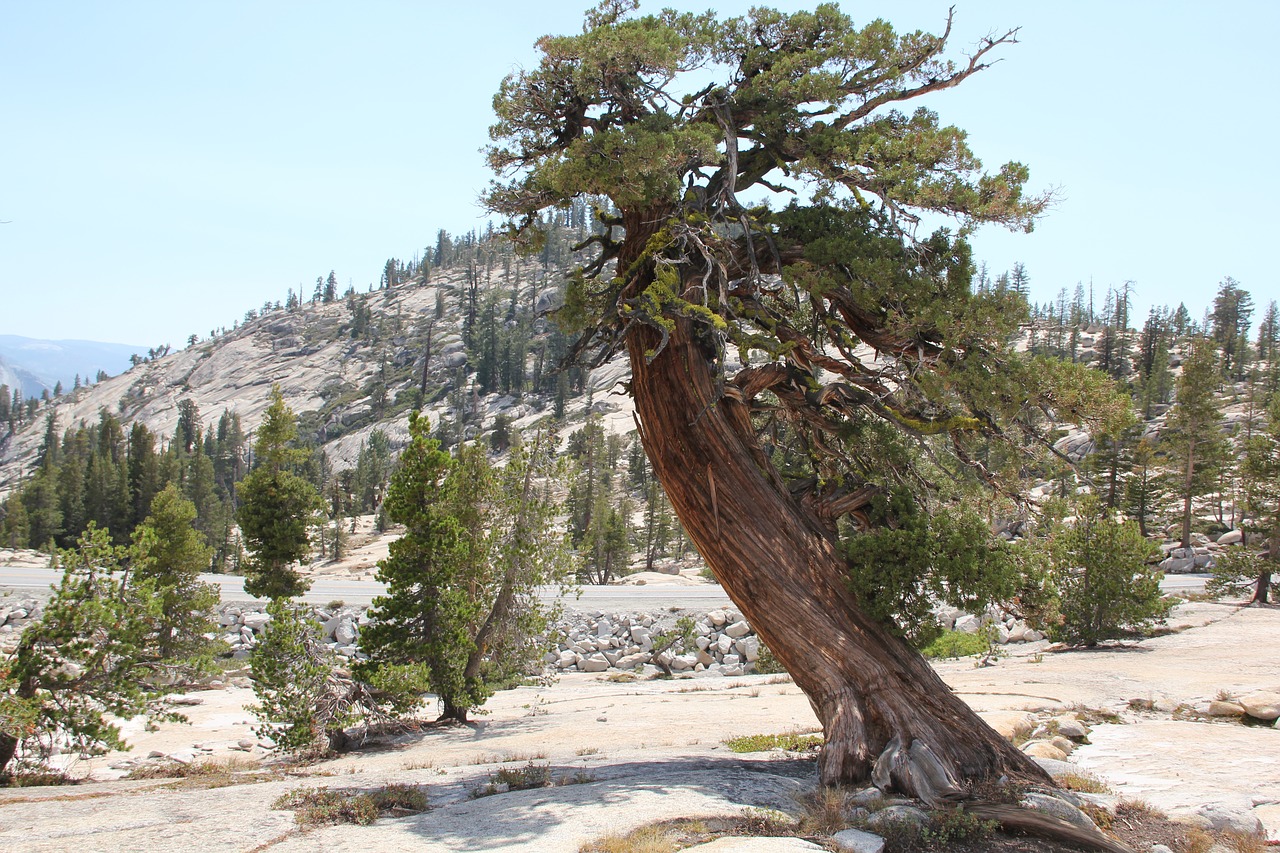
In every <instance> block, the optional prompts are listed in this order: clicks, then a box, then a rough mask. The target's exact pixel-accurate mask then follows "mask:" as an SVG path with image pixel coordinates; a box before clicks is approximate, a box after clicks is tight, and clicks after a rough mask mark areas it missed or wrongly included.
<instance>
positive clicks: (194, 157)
mask: <svg viewBox="0 0 1280 853" xmlns="http://www.w3.org/2000/svg"><path fill="white" fill-rule="evenodd" d="M953 2H954V5H955V6H956V23H955V28H954V32H953V45H954V48H955V49H956V50H957V51H963V50H964V49H966V48H968V47H969V46H971V45H972V44H973V43H974V42H976V41H977V39H979V38H980V37H981V36H983V35H985V34H986V33H988V32H990V31H993V30H1004V29H1006V28H1009V27H1014V26H1021V27H1022V32H1021V42H1022V43H1021V44H1019V45H1015V46H1013V47H1011V48H1008V49H1006V50H1004V51H1002V54H1001V55H1002V56H1003V57H1004V61H1002V62H1001V63H999V64H998V65H996V66H995V67H994V68H992V69H991V70H989V71H987V72H986V73H985V74H983V75H980V76H979V77H978V78H975V79H973V80H971V81H969V82H968V83H966V84H965V85H964V86H962V87H960V88H959V89H957V90H954V91H952V92H947V93H943V94H942V95H941V96H939V97H935V98H934V99H932V100H931V101H930V102H929V104H928V105H929V106H931V107H933V108H934V109H936V110H937V111H938V112H940V113H941V114H942V116H943V118H944V119H946V120H948V121H951V122H954V123H955V124H958V125H960V126H961V127H964V128H966V129H968V130H969V131H970V141H971V143H972V145H973V147H974V148H975V150H976V151H977V153H978V154H979V156H981V157H982V158H983V160H984V161H985V163H986V164H987V166H988V167H991V168H998V166H999V165H1000V164H1001V163H1003V162H1005V161H1006V160H1009V159H1018V160H1022V161H1023V162H1025V163H1027V164H1029V165H1030V167H1031V174H1032V183H1033V185H1034V186H1035V187H1037V188H1042V189H1043V188H1049V187H1057V188H1059V191H1060V193H1061V202H1060V204H1059V205H1058V207H1057V209H1056V210H1055V211H1054V212H1053V213H1052V214H1051V215H1050V216H1049V217H1048V218H1047V219H1046V220H1045V221H1044V222H1043V223H1042V224H1041V225H1040V226H1039V227H1038V228H1037V230H1036V232H1035V233H1034V234H1032V235H1030V236H1023V235H1011V234H1008V233H1006V232H1001V231H997V230H985V231H983V232H981V233H980V234H979V235H978V236H977V238H976V239H975V245H976V249H977V256H978V257H979V258H980V259H985V260H986V261H987V262H988V263H989V265H990V266H991V268H992V269H994V270H997V271H998V270H1002V269H1006V268H1008V267H1009V266H1011V265H1012V264H1013V263H1014V262H1015V261H1019V260H1021V261H1022V262H1024V263H1025V264H1026V266H1027V269H1028V270H1029V272H1030V274H1031V281H1032V295H1033V298H1035V299H1038V300H1045V299H1049V298H1052V297H1053V296H1054V295H1055V294H1056V293H1057V291H1058V290H1059V288H1061V287H1064V286H1065V287H1068V288H1071V289H1074V287H1075V284H1076V283H1077V282H1079V281H1083V282H1084V283H1085V284H1086V286H1087V285H1088V283H1089V282H1090V281H1092V282H1093V283H1094V287H1095V290H1096V291H1097V292H1098V293H1099V295H1101V294H1102V293H1104V292H1105V290H1106V288H1107V286H1108V285H1109V284H1110V285H1118V284H1120V283H1121V282H1123V281H1125V280H1132V281H1134V282H1136V291H1137V300H1138V302H1139V305H1140V306H1141V309H1140V310H1142V311H1143V312H1145V306H1146V305H1148V304H1150V303H1152V302H1155V303H1160V304H1163V303H1170V304H1176V303H1177V302H1178V301H1185V302H1186V303H1187V305H1188V307H1189V308H1190V309H1191V310H1192V312H1193V313H1194V314H1196V315H1199V313H1200V312H1201V311H1203V309H1204V307H1205V306H1206V305H1207V304H1208V301H1209V300H1210V299H1211V297H1212V295H1213V293H1214V292H1215V291H1216V288H1217V283H1218V282H1219V281H1220V280H1221V279H1222V278H1223V277H1224V276H1227V275H1230V276H1233V277H1235V278H1236V279H1237V280H1239V281H1240V282H1241V284H1242V285H1243V286H1244V287H1245V288H1246V289H1248V290H1249V291H1251V292H1252V293H1253V295H1254V299H1255V301H1256V302H1258V303H1259V304H1265V302H1266V301H1267V300H1268V299H1274V298H1277V297H1280V284H1278V282H1277V277H1276V273H1275V267H1273V266H1272V265H1271V263H1270V262H1268V261H1266V257H1268V256H1270V255H1271V254H1272V251H1271V250H1268V249H1267V248H1266V247H1267V246H1273V247H1274V246H1275V245H1276V244H1277V239H1278V238H1277V236H1276V235H1277V234H1278V233H1280V222H1278V221H1277V220H1278V216H1277V208H1276V205H1277V201H1278V200H1280V178H1278V177H1277V169H1276V167H1275V164H1274V163H1272V162H1271V161H1272V160H1273V159H1274V158H1275V154H1276V142H1277V136H1278V134H1277V130H1278V128H1277V105H1278V104H1280V96H1277V92H1278V91H1280V73H1278V72H1277V65H1276V63H1275V59H1274V46H1273V39H1274V37H1275V33H1276V32H1277V31H1280V3H1276V2H1274V0H1268V2H1229V0H1228V2H1221V3H1217V4H1213V6H1212V8H1211V6H1210V4H1208V3H1202V2H1178V0H1164V2H1125V0H1111V2H1105V3H1104V2H1077V0H1073V2H1056V3H1049V2H1026V0H1023V2H1011V0H897V2H888V0H885V2H881V3H870V2H868V3H845V4H844V8H845V10H846V11H849V12H850V13H851V14H853V15H854V16H855V18H856V19H858V20H865V19H867V18H869V17H873V16H875V15H877V14H878V15H881V16H884V17H887V18H888V19H889V20H891V21H892V22H893V23H894V24H895V25H896V26H898V27H899V29H914V28H925V29H930V30H935V31H936V30H938V29H940V28H941V27H942V25H943V22H944V21H945V17H946V9H947V7H948V6H949V5H951V4H952V3H953ZM586 5H587V4H586V3H585V2H584V3H581V4H579V3H564V2H559V0H557V2H541V3H533V2H529V3H516V2H506V0H496V1H495V0H491V2H484V3H448V4H445V3H425V2H403V3H393V2H376V0H373V2H364V3H359V4H355V3H321V2H306V3H302V2H295V3H284V2H253V3H249V2H219V3H213V2H173V0H164V2H146V3H144V2H111V3H94V2H59V0H47V2H46V0H41V2H6V3H3V4H2V5H0V220H7V221H8V224H5V225H0V333H12V334H22V335H28V336H31V337H44V338H86V339H92V340H103V341H116V342H125V343H130V344H139V345H145V346H150V345H157V344H161V343H172V344H174V345H181V344H183V343H185V341H186V338H187V336H188V335H189V334H191V333H196V334H199V335H200V336H201V337H204V336H205V335H207V334H208V333H209V331H210V329H211V328H214V327H217V326H222V325H226V326H230V325H231V324H232V322H233V321H234V320H236V319H238V318H240V317H242V316H243V314H244V312H245V310H246V309H248V308H255V307H258V306H260V305H261V304H262V302H263V301H264V300H266V299H270V300H273V301H274V300H276V299H280V300H283V299H284V298H285V295H286V293H287V291H288V289H289V288H291V287H292V288H297V287H298V286H299V285H300V284H301V285H302V286H303V288H304V289H305V290H306V291H308V292H309V291H310V289H311V287H312V286H313V284H314V281H315V278H316V276H317V275H327V274H328V272H329V270H331V269H332V270H334V271H336V273H337V276H338V280H339V281H340V282H341V284H342V287H343V288H345V287H346V285H347V283H348V282H351V283H353V284H354V285H355V286H356V287H357V288H358V289H360V290H364V289H366V288H367V286H368V285H369V284H370V283H371V282H376V281H377V280H378V276H379V274H380V272H381V268H382V264H383V262H384V261H385V259H386V258H388V257H393V256H394V257H399V258H410V257H412V256H413V255H414V254H415V252H418V253H420V252H421V250H422V248H423V247H424V246H426V245H428V244H431V243H433V242H434V239H435V234H436V231H437V230H438V229H440V228H445V229H447V230H448V231H450V232H451V233H459V232H465V231H467V230H470V229H472V228H481V227H483V224H484V214H483V212H482V211H481V210H480V209H479V207H478V206H477V205H476V203H475V199H476V197H477V195H478V194H479V192H480V191H481V190H482V189H483V188H484V186H485V185H486V183H487V181H488V174H487V172H486V170H485V167H484V164H483V159H482V156H481V154H480V153H479V149H480V148H481V147H482V146H483V145H484V144H485V142H486V141H487V129H488V126H489V123H490V120H491V113H490V102H491V97H492V93H493V92H494V90H495V89H496V87H497V85H498V82H499V81H500V80H501V78H502V77H503V76H504V75H505V74H507V73H508V72H510V71H511V70H513V69H515V68H517V67H519V66H521V65H522V64H524V65H528V64H532V63H533V61H534V58H535V52H534V50H533V47H532V45H533V42H534V41H535V39H536V38H537V37H538V36H539V35H541V34H543V33H546V32H572V31H576V30H577V29H579V27H580V23H581V12H582V9H583V8H585V7H586ZM666 5H672V6H675V7H677V8H681V9H693V10H701V9H704V8H706V7H707V6H708V5H709V4H707V3H705V2H684V0H680V2H672V3H668V4H666ZM748 5H750V4H748V3H741V2H721V3H719V4H716V8H718V9H720V10H721V11H722V12H725V13H737V12H741V11H743V10H744V9H745V8H746V7H747V6H748ZM775 5H778V6H779V7H781V8H785V9H796V8H804V7H806V6H809V5H811V4H808V3H792V2H783V3H778V4H775ZM658 7H659V4H656V3H654V4H646V6H645V7H644V8H645V9H656V8H658Z"/></svg>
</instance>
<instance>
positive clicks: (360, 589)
mask: <svg viewBox="0 0 1280 853" xmlns="http://www.w3.org/2000/svg"><path fill="white" fill-rule="evenodd" d="M61 577H62V573H61V572H59V571H57V570H55V569H37V568H20V567H13V566H0V589H6V590H13V591H15V592H17V591H37V590H38V591H41V592H44V591H47V590H48V589H49V587H50V586H53V585H54V584H56V583H57V582H58V580H59V579H60V578H61ZM1209 577H1210V576H1209V575H1207V574H1191V575H1165V577H1164V579H1163V580H1162V581H1161V582H1160V588H1161V589H1163V590H1164V591H1165V592H1172V593H1187V592H1199V591H1202V590H1203V589H1204V585H1205V581H1206V580H1207V579H1208V578H1209ZM200 580H202V581H205V582H206V583H212V584H217V586H218V589H219V590H220V591H221V593H222V600H223V601H261V600H262V599H256V598H254V597H253V596H251V595H249V594H248V593H246V592H245V591H244V578H243V577H240V576H238V575H213V574H204V575H201V576H200ZM386 589H387V588H386V586H385V585H383V584H381V583H378V582H377V581H365V580H350V579H343V578H330V577H321V578H317V579H316V580H315V581H314V583H313V584H312V586H311V589H310V590H309V591H308V592H307V593H306V594H305V595H304V596H303V599H304V600H305V601H308V602H311V603H313V604H327V603H329V602H331V601H342V602H343V603H345V604H369V603H370V602H372V601H373V599H374V598H375V597H377V596H379V595H382V594H384V593H385V592H386ZM581 590H582V594H581V596H579V597H577V598H574V596H572V595H568V596H564V597H563V599H562V601H563V603H564V605H565V606H566V607H572V608H575V609H578V610H602V611H609V612H618V611H626V610H654V609H659V608H665V607H676V608H680V609H701V610H711V609H714V608H716V607H723V606H728V605H729V604H730V602H729V597H728V596H727V595H725V592H724V590H723V589H721V588H720V587H719V586H716V585H714V584H707V585H705V586H686V585H683V584H646V585H644V586H631V585H626V586H583V587H582V588H581ZM541 595H542V598H543V599H546V600H554V599H556V598H560V596H559V595H558V594H557V592H556V590H554V589H551V588H546V589H544V590H543V591H542V593H541Z"/></svg>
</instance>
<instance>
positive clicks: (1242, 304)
mask: <svg viewBox="0 0 1280 853" xmlns="http://www.w3.org/2000/svg"><path fill="white" fill-rule="evenodd" d="M1209 316H1210V320H1211V324H1210V325H1211V329H1212V337H1213V340H1214V341H1215V342H1216V343H1217V344H1218V346H1219V347H1220V348H1221V350H1222V360H1221V362H1220V364H1219V366H1220V368H1221V370H1222V375H1223V377H1225V378H1227V379H1231V380H1239V379H1243V378H1244V376H1245V367H1246V366H1247V364H1248V360H1249V320H1250V318H1251V317H1252V316H1253V297H1251V296H1250V295H1249V293H1248V291H1246V290H1245V289H1244V288H1242V287H1240V283H1239V282H1238V281H1236V280H1235V279H1234V278H1231V277H1230V276H1227V277H1226V278H1224V279H1223V280H1222V282H1221V283H1220V284H1219V285H1218V294H1217V295H1216V296H1215V297H1214V298H1213V308H1212V309H1211V311H1210V314H1209Z"/></svg>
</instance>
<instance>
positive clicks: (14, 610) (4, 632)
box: [0, 598, 43, 651]
mask: <svg viewBox="0 0 1280 853" xmlns="http://www.w3.org/2000/svg"><path fill="white" fill-rule="evenodd" d="M42 609H43V608H42V605H41V603H40V600H39V599H36V598H19V599H15V600H13V601H5V602H4V603H3V604H0V649H2V650H4V651H9V650H10V649H11V648H13V647H16V646H17V643H18V637H19V635H21V634H22V629H23V628H25V627H27V624H28V623H29V622H31V621H32V620H35V619H39V618H40V612H41V610H42Z"/></svg>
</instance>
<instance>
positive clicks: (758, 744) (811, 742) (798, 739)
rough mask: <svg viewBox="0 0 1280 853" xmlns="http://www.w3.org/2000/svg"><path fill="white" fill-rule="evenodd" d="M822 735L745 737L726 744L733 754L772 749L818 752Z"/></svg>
mask: <svg viewBox="0 0 1280 853" xmlns="http://www.w3.org/2000/svg"><path fill="white" fill-rule="evenodd" d="M822 743H823V738H822V735H821V734H803V733H801V732H789V733H786V734H779V735H763V734H762V735H743V736H742V737H735V738H729V739H728V740H726V741H725V742H724V744H725V746H727V747H729V749H730V750H731V751H732V752H768V751H769V750H771V749H785V750H787V751H788V752H808V751H811V750H813V751H816V750H817V749H819V748H820V747H821V746H822Z"/></svg>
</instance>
